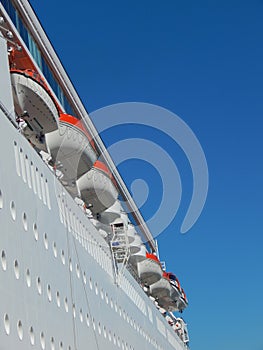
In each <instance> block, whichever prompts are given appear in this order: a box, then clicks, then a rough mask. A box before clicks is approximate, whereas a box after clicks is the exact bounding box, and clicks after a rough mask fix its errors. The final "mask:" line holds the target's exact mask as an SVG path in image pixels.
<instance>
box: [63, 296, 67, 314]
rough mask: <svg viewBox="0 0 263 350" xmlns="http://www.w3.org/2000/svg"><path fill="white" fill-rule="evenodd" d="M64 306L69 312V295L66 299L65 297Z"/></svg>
mask: <svg viewBox="0 0 263 350" xmlns="http://www.w3.org/2000/svg"><path fill="white" fill-rule="evenodd" d="M64 307H65V311H66V312H68V299H67V297H65V299H64Z"/></svg>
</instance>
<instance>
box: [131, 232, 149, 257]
mask: <svg viewBox="0 0 263 350" xmlns="http://www.w3.org/2000/svg"><path fill="white" fill-rule="evenodd" d="M142 246H143V247H145V246H144V244H143V243H142V239H141V237H140V236H139V235H138V234H137V233H136V234H134V240H133V241H131V242H130V253H131V255H134V254H137V253H138V252H139V251H140V250H141V247H142ZM145 249H146V248H145ZM144 259H146V250H145V253H144Z"/></svg>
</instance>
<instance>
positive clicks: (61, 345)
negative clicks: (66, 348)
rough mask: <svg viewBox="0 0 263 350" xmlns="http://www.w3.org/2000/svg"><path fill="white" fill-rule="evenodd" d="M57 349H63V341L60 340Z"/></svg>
mask: <svg viewBox="0 0 263 350" xmlns="http://www.w3.org/2000/svg"><path fill="white" fill-rule="evenodd" d="M59 350H63V343H62V341H61V342H60V343H59Z"/></svg>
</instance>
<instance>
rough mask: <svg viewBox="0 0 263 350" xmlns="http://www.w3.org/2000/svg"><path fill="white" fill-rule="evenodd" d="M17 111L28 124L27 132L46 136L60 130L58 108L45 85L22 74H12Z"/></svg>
mask: <svg viewBox="0 0 263 350" xmlns="http://www.w3.org/2000/svg"><path fill="white" fill-rule="evenodd" d="M11 82H12V89H13V97H14V105H15V111H16V114H17V115H18V116H23V119H24V120H25V121H26V122H27V124H28V128H27V132H28V133H29V132H30V131H31V133H32V134H35V135H37V134H46V133H48V132H51V131H54V130H56V129H57V128H58V123H59V113H58V110H57V107H56V105H55V103H54V101H53V99H52V98H51V96H50V95H49V93H48V92H47V90H46V89H45V87H44V86H43V85H41V84H40V83H38V82H37V81H35V80H33V79H32V78H30V77H29V76H26V75H24V74H22V73H18V72H11Z"/></svg>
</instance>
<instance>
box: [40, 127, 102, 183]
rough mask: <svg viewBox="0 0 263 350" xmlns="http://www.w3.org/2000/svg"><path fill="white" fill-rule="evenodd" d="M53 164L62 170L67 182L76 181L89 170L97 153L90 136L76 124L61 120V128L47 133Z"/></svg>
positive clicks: (48, 147) (47, 142) (64, 179)
mask: <svg viewBox="0 0 263 350" xmlns="http://www.w3.org/2000/svg"><path fill="white" fill-rule="evenodd" d="M46 144H47V149H48V152H49V153H50V154H51V157H52V161H53V164H54V165H55V166H56V167H57V168H58V169H59V170H60V171H61V172H62V174H63V178H62V181H63V182H64V183H65V184H69V183H71V182H75V181H76V180H77V179H78V178H79V177H81V176H82V175H83V174H85V173H86V172H87V171H89V170H90V169H91V167H92V165H93V164H94V162H95V161H96V159H97V154H96V152H95V150H94V148H93V147H92V145H91V144H90V141H89V139H88V137H87V136H86V135H85V134H84V132H83V131H82V130H81V129H80V128H78V127H77V126H76V125H72V124H70V123H63V122H60V126H59V129H58V130H56V131H53V132H52V133H49V134H47V135H46Z"/></svg>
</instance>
